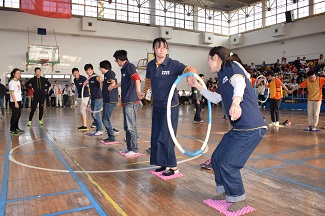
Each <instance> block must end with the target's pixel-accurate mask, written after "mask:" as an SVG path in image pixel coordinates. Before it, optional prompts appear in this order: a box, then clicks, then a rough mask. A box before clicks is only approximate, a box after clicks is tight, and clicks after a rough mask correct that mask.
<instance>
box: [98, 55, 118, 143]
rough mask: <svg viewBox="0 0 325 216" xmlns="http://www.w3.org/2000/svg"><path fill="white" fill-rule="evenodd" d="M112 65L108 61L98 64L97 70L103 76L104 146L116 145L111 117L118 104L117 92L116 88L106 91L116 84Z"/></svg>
mask: <svg viewBox="0 0 325 216" xmlns="http://www.w3.org/2000/svg"><path fill="white" fill-rule="evenodd" d="M111 69H112V65H111V63H110V62H109V61H107V60H105V61H102V62H100V63H99V70H100V71H101V72H102V74H103V75H104V78H103V80H102V82H103V88H102V94H103V118H102V121H103V124H104V126H105V128H106V131H107V135H108V138H107V139H104V140H103V142H104V143H105V144H114V143H117V142H116V141H115V135H114V130H113V127H112V124H111V120H110V118H111V115H112V114H113V111H114V109H115V107H116V105H117V102H118V90H117V88H115V89H112V90H111V91H110V90H109V89H108V87H109V86H115V85H116V84H117V79H116V74H115V73H114V71H112V70H111Z"/></svg>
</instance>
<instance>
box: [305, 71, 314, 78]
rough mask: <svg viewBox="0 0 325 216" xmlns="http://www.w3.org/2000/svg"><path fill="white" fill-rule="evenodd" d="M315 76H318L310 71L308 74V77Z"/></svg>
mask: <svg viewBox="0 0 325 216" xmlns="http://www.w3.org/2000/svg"><path fill="white" fill-rule="evenodd" d="M314 75H316V74H315V71H308V72H307V77H311V76H314Z"/></svg>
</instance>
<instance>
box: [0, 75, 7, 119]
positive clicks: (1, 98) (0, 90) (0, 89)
mask: <svg viewBox="0 0 325 216" xmlns="http://www.w3.org/2000/svg"><path fill="white" fill-rule="evenodd" d="M6 93H7V89H6V87H5V86H4V85H3V84H2V83H1V79H0V108H1V116H0V119H4V115H5V103H4V102H5V95H6Z"/></svg>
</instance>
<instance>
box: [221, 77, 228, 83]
mask: <svg viewBox="0 0 325 216" xmlns="http://www.w3.org/2000/svg"><path fill="white" fill-rule="evenodd" d="M227 81H228V77H227V76H225V77H224V78H223V79H222V84H224V83H225V82H227Z"/></svg>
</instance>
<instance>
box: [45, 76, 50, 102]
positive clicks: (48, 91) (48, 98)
mask: <svg viewBox="0 0 325 216" xmlns="http://www.w3.org/2000/svg"><path fill="white" fill-rule="evenodd" d="M46 80H47V81H49V80H48V79H46ZM50 87H51V85H49V86H46V87H45V104H46V107H47V108H49V107H50Z"/></svg>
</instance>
